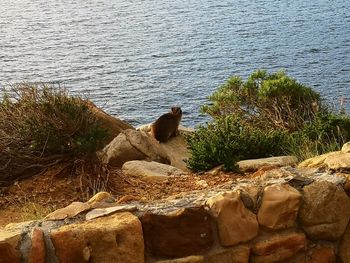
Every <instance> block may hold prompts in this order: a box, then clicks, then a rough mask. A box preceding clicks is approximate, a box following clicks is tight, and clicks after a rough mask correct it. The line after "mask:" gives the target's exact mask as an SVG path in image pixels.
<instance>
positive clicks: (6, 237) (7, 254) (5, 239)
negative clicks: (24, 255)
mask: <svg viewBox="0 0 350 263" xmlns="http://www.w3.org/2000/svg"><path fill="white" fill-rule="evenodd" d="M20 241H21V232H19V231H5V230H0V263H17V262H18V263H19V262H20V260H21V254H20V252H19V250H18V249H19V243H20Z"/></svg>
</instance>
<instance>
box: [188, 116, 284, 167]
mask: <svg viewBox="0 0 350 263" xmlns="http://www.w3.org/2000/svg"><path fill="white" fill-rule="evenodd" d="M285 137H286V134H285V133H284V132H283V131H278V130H276V131H274V130H271V131H268V132H266V131H263V130H260V129H252V128H251V127H249V126H247V125H244V122H242V120H240V119H238V118H234V117H230V116H228V117H222V118H218V119H216V120H215V121H214V122H212V123H210V124H208V125H207V126H202V127H199V129H197V130H196V131H195V132H194V133H193V134H191V135H190V136H188V137H187V143H188V145H189V148H190V150H191V152H192V156H191V158H189V160H188V161H187V165H188V167H189V168H190V169H192V170H194V171H199V170H208V169H210V168H212V167H215V166H217V165H220V164H224V168H225V169H226V170H235V169H236V168H237V167H236V162H237V161H239V160H241V159H246V158H260V157H268V156H272V155H279V154H282V153H283V149H284V143H285V141H286V140H285Z"/></svg>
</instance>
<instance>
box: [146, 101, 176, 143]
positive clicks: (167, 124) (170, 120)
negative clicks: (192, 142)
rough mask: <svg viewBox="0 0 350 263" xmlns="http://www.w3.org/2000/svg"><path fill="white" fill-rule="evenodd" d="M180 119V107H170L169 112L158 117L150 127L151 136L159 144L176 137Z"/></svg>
mask: <svg viewBox="0 0 350 263" xmlns="http://www.w3.org/2000/svg"><path fill="white" fill-rule="evenodd" d="M181 117H182V110H181V108H180V107H172V108H171V111H170V112H168V113H165V114H163V115H162V116H160V117H159V118H158V119H157V120H156V121H155V122H154V123H152V125H151V134H152V135H153V137H154V138H156V139H157V140H158V141H159V142H167V141H168V140H169V139H170V138H171V137H174V136H176V135H178V128H179V124H180V121H181Z"/></svg>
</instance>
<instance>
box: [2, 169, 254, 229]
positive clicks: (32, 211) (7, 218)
mask: <svg viewBox="0 0 350 263" xmlns="http://www.w3.org/2000/svg"><path fill="white" fill-rule="evenodd" d="M108 171H109V172H108V176H106V175H105V176H100V175H97V176H96V174H95V175H93V176H92V175H91V174H92V173H91V172H90V173H88V172H84V171H80V174H79V175H76V174H72V173H71V172H70V171H69V169H66V167H62V166H60V167H55V168H52V169H50V170H48V171H46V172H44V173H41V174H39V175H36V176H34V177H32V178H29V179H25V180H22V181H18V182H15V183H14V184H13V185H11V186H8V187H3V188H0V227H1V226H4V225H6V224H8V223H10V222H21V221H27V220H34V219H40V218H42V217H44V216H45V215H46V214H48V213H50V212H52V211H53V210H56V209H58V208H61V207H64V206H67V205H68V204H70V203H71V202H73V201H86V200H88V199H89V198H90V197H92V196H93V195H94V194H95V193H97V192H99V191H108V192H110V193H112V194H113V195H114V196H115V198H116V200H117V201H118V202H119V203H126V202H128V201H134V200H139V201H145V202H147V201H152V200H159V199H162V198H166V197H169V196H171V195H174V194H177V193H181V192H188V191H192V190H200V189H206V188H210V187H213V186H214V185H220V184H223V183H225V182H228V181H233V180H236V179H237V178H238V177H241V176H242V175H238V174H234V173H223V172H221V173H219V174H217V175H215V176H214V175H210V174H202V175H200V174H190V175H188V176H181V177H169V178H168V179H167V180H166V181H164V182H159V181H158V182H154V183H152V182H146V181H143V180H141V179H138V178H135V177H127V176H125V175H124V174H123V173H122V172H121V171H120V170H118V169H114V170H108ZM245 176H250V175H245ZM204 181H205V182H204Z"/></svg>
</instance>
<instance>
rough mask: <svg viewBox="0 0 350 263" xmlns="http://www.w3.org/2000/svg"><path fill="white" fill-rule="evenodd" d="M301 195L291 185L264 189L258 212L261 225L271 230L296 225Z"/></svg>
mask: <svg viewBox="0 0 350 263" xmlns="http://www.w3.org/2000/svg"><path fill="white" fill-rule="evenodd" d="M300 200H301V194H300V193H299V192H298V191H297V190H296V189H294V188H293V187H291V186H289V185H272V186H268V187H266V188H265V189H264V194H263V198H262V203H261V207H260V209H259V212H258V221H259V224H260V225H263V226H266V227H268V228H270V229H281V228H287V227H291V226H293V225H294V222H295V219H296V217H297V214H298V210H299V204H300Z"/></svg>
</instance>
